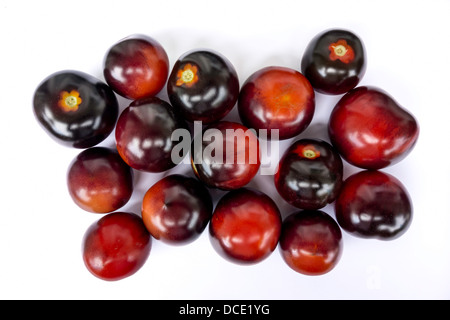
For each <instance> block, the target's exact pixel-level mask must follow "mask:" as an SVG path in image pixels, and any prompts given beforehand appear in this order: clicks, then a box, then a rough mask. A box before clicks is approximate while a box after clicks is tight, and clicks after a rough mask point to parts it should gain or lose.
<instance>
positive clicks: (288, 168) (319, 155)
mask: <svg viewBox="0 0 450 320" xmlns="http://www.w3.org/2000/svg"><path fill="white" fill-rule="evenodd" d="M342 177H343V165H342V160H341V157H340V156H339V154H338V153H337V151H336V150H334V148H333V147H332V146H331V145H330V144H329V143H327V142H325V141H322V140H316V139H301V140H298V141H296V142H294V143H293V144H292V145H291V146H290V147H289V149H287V150H286V151H285V153H284V154H283V156H282V158H281V160H280V163H279V166H278V171H277V172H276V173H275V187H276V188H277V190H278V193H279V194H280V195H281V196H282V197H283V199H285V200H286V201H287V202H289V203H290V204H291V205H293V206H295V207H297V208H301V209H309V210H313V209H320V208H323V207H325V206H326V205H327V204H328V203H331V202H333V201H334V200H335V199H336V197H337V195H338V193H339V190H340V188H341V185H342Z"/></svg>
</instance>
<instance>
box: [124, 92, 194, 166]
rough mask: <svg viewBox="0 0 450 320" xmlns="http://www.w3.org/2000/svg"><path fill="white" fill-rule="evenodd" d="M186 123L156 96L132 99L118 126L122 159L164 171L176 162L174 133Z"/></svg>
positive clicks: (184, 127)
mask: <svg viewBox="0 0 450 320" xmlns="http://www.w3.org/2000/svg"><path fill="white" fill-rule="evenodd" d="M180 128H183V129H186V128H187V126H186V123H185V122H184V120H183V119H182V118H181V117H180V116H179V115H177V114H176V113H175V112H174V111H173V109H172V106H171V105H169V104H168V103H167V102H165V101H163V100H161V99H159V98H156V97H151V98H146V99H141V100H136V101H134V102H132V103H131V104H130V105H129V106H128V107H127V108H126V109H125V110H124V111H123V112H122V114H121V115H120V117H119V120H118V121H117V125H116V144H117V150H118V151H119V154H120V156H121V157H122V159H123V160H124V161H125V162H126V163H127V164H128V165H129V166H130V167H132V168H134V169H137V170H142V171H147V172H163V171H166V170H168V169H171V168H173V167H175V166H176V165H177V163H176V162H174V161H172V149H173V147H174V145H175V144H176V143H174V142H173V141H172V133H173V131H174V130H176V129H180Z"/></svg>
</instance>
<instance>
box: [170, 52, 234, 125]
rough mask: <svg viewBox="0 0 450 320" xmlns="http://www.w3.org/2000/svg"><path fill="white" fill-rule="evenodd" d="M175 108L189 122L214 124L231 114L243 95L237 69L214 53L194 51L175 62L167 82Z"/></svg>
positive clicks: (221, 56)
mask: <svg viewBox="0 0 450 320" xmlns="http://www.w3.org/2000/svg"><path fill="white" fill-rule="evenodd" d="M167 92H168V95H169V99H170V102H171V104H172V105H173V107H174V108H176V109H177V110H179V111H180V113H182V114H183V116H184V117H185V119H187V120H189V121H202V122H203V123H212V122H215V121H217V120H219V119H221V118H223V117H224V116H225V115H227V114H228V113H229V112H230V110H231V109H232V108H233V107H234V105H235V103H236V101H237V99H238V96H239V80H238V76H237V73H236V70H235V68H234V66H233V65H232V64H231V62H230V61H229V60H228V59H227V58H225V57H224V56H223V55H221V54H219V53H217V52H214V51H211V50H193V51H190V52H187V53H185V54H184V55H182V56H181V57H180V58H179V59H178V60H177V62H176V63H175V65H174V67H173V69H172V72H171V74H170V76H169V80H168V83H167Z"/></svg>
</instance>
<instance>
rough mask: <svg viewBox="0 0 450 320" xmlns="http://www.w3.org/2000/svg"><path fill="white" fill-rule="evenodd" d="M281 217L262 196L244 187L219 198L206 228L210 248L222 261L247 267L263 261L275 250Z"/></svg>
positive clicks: (272, 203) (272, 202)
mask: <svg viewBox="0 0 450 320" xmlns="http://www.w3.org/2000/svg"><path fill="white" fill-rule="evenodd" d="M280 230H281V215H280V211H279V210H278V207H277V205H276V204H275V202H274V201H273V200H272V199H271V198H270V197H269V196H267V195H266V194H264V193H262V192H260V191H256V190H252V189H247V188H242V189H239V190H233V191H230V192H229V193H227V194H226V195H225V196H223V197H222V198H221V199H220V200H219V202H218V204H217V206H216V208H215V210H214V213H213V216H212V219H211V223H210V225H209V231H210V239H211V243H212V245H213V247H214V249H215V250H216V251H217V252H218V253H219V254H220V255H221V256H222V257H224V258H226V259H228V260H230V261H232V262H236V263H242V264H251V263H257V262H260V261H262V260H263V259H265V258H267V257H268V256H269V255H270V254H271V253H272V252H273V251H274V250H275V248H276V246H277V244H278V238H279V236H280Z"/></svg>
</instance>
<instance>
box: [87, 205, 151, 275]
mask: <svg viewBox="0 0 450 320" xmlns="http://www.w3.org/2000/svg"><path fill="white" fill-rule="evenodd" d="M82 249H83V250H82V251H83V261H84V263H85V265H86V267H87V269H88V270H89V271H90V272H91V273H92V274H93V275H95V276H96V277H98V278H100V279H102V280H107V281H117V280H121V279H123V278H126V277H129V276H131V275H133V274H134V273H136V272H137V271H138V270H139V269H140V268H141V267H142V266H143V265H144V263H145V261H146V260H147V258H148V256H149V255H150V249H151V237H150V233H149V232H148V231H147V229H146V228H145V226H144V223H143V222H142V219H141V218H140V217H139V216H137V215H135V214H132V213H127V212H113V213H109V214H107V215H106V216H104V217H102V218H101V219H99V220H98V221H97V222H95V223H93V224H92V225H91V226H90V227H89V228H88V229H87V231H86V233H85V235H84V238H83V246H82Z"/></svg>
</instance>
